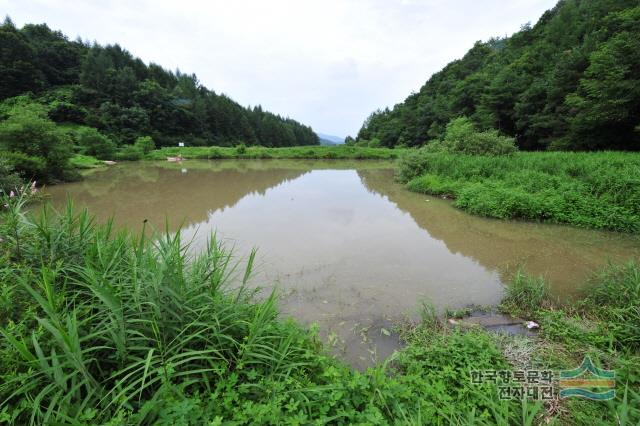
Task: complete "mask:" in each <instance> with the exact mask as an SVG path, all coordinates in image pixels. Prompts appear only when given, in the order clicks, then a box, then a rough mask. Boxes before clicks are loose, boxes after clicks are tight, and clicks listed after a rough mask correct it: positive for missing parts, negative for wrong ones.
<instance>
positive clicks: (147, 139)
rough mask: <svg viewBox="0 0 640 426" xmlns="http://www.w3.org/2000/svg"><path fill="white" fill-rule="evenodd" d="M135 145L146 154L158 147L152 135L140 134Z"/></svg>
mask: <svg viewBox="0 0 640 426" xmlns="http://www.w3.org/2000/svg"><path fill="white" fill-rule="evenodd" d="M134 146H135V147H136V148H138V150H140V151H141V152H142V153H143V154H145V155H147V154H148V153H150V152H151V151H153V150H154V149H156V143H155V142H154V141H153V138H152V137H151V136H140V137H139V138H138V139H136V143H135V144H134Z"/></svg>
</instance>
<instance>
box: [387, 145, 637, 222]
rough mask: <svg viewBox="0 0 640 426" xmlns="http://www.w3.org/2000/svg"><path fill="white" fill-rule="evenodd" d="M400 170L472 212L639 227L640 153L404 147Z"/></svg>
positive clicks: (405, 178)
mask: <svg viewBox="0 0 640 426" xmlns="http://www.w3.org/2000/svg"><path fill="white" fill-rule="evenodd" d="M398 178H399V180H400V181H402V182H405V183H406V184H407V187H408V188H409V189H410V190H412V191H416V192H423V193H427V194H434V195H446V196H450V197H452V198H455V206H456V207H459V208H461V209H464V210H466V211H468V212H469V213H472V214H477V215H482V216H488V217H495V218H500V219H526V220H536V221H538V220H539V221H547V222H554V223H566V224H570V225H574V226H579V227H584V228H595V229H608V230H614V231H622V232H631V233H638V232H640V155H639V154H636V153H623V152H592V153H568V152H545V153H542V152H540V153H537V152H536V153H534V152H528V153H525V152H520V153H516V154H513V155H509V156H471V155H461V154H444V153H428V152H426V151H424V150H418V151H409V152H407V153H406V154H405V155H403V157H402V159H401V160H400V164H399V169H398Z"/></svg>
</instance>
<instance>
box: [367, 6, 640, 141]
mask: <svg viewBox="0 0 640 426" xmlns="http://www.w3.org/2000/svg"><path fill="white" fill-rule="evenodd" d="M638 6H639V3H638V1H637V0H589V1H584V0H582V1H581V0H563V1H560V2H559V3H558V4H557V5H556V6H555V7H554V8H553V9H552V10H549V11H547V12H545V13H544V15H543V16H542V17H541V18H540V20H539V21H538V22H537V23H536V24H535V25H534V26H533V27H532V26H530V25H525V26H523V27H522V29H521V30H520V31H519V32H517V33H515V34H514V35H513V36H511V37H509V38H506V39H492V40H490V41H488V42H477V43H476V44H475V45H474V46H473V48H472V49H471V50H469V52H468V53H467V54H466V55H465V56H464V57H463V58H462V59H460V60H456V61H453V62H451V63H450V64H448V65H447V66H446V67H445V68H444V69H443V70H442V71H440V72H438V73H436V74H434V75H433V76H432V77H431V78H430V79H429V80H428V81H427V82H426V83H425V85H424V86H422V88H420V91H419V92H417V93H413V94H412V95H410V96H409V97H408V98H407V99H406V100H405V101H404V102H403V103H400V104H398V105H396V106H395V107H394V108H393V109H392V110H389V109H386V110H384V111H377V112H374V113H373V114H371V116H369V118H368V119H367V120H366V121H365V123H364V124H363V126H362V128H361V129H360V131H359V133H358V140H359V141H375V144H382V145H384V146H396V145H409V146H414V145H422V144H425V143H427V142H428V141H430V140H432V139H438V138H441V137H442V135H443V133H444V129H445V126H446V124H447V123H448V122H449V121H450V120H451V119H453V118H455V117H458V116H467V117H469V118H470V119H471V120H472V121H473V122H474V123H475V125H476V126H477V127H478V128H479V129H491V128H494V129H498V130H499V131H500V132H502V133H504V134H506V135H509V136H514V137H515V138H516V141H517V144H518V146H519V147H520V148H521V149H531V150H538V149H571V150H595V149H629V150H638V149H640V7H638ZM365 143H366V142H365Z"/></svg>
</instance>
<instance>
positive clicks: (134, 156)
mask: <svg viewBox="0 0 640 426" xmlns="http://www.w3.org/2000/svg"><path fill="white" fill-rule="evenodd" d="M142 157H143V153H142V151H141V150H140V149H139V148H138V147H137V146H134V145H124V146H122V147H120V149H119V150H118V151H117V152H116V153H115V158H116V160H118V161H138V160H141V159H142Z"/></svg>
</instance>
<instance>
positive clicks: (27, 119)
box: [0, 109, 72, 182]
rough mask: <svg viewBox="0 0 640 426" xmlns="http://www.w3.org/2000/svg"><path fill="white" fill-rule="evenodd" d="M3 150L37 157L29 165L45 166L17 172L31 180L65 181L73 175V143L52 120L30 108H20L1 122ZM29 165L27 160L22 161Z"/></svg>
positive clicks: (0, 145) (1, 147)
mask: <svg viewBox="0 0 640 426" xmlns="http://www.w3.org/2000/svg"><path fill="white" fill-rule="evenodd" d="M0 150H5V151H9V152H17V153H20V154H24V155H26V156H28V157H30V158H33V159H35V160H34V161H33V162H31V163H29V164H36V163H38V164H44V168H42V169H41V168H40V167H38V168H32V169H27V168H23V169H20V167H19V164H15V166H16V171H17V172H18V173H20V174H21V175H22V176H23V177H25V178H28V179H38V180H43V181H45V182H54V181H58V180H65V179H67V178H69V177H70V176H71V174H72V173H71V166H70V165H69V158H70V157H71V153H72V151H71V144H70V141H69V139H68V137H67V136H66V135H65V134H63V133H62V132H59V131H58V130H57V129H56V125H55V123H54V122H53V121H51V120H49V119H47V118H44V117H42V116H40V115H38V114H35V113H34V112H33V111H31V110H28V109H18V110H16V111H14V113H13V115H12V116H11V117H9V118H8V119H7V120H5V121H2V122H0ZM23 164H26V163H23Z"/></svg>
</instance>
